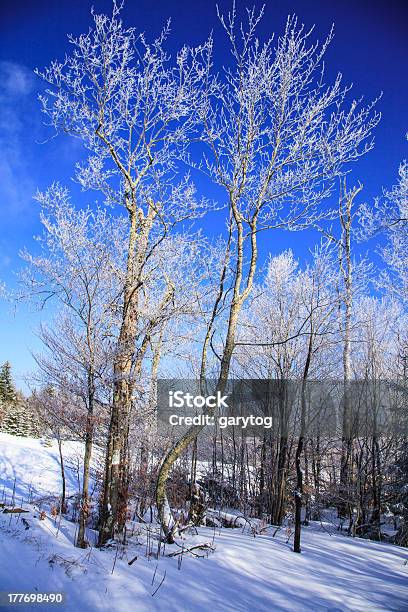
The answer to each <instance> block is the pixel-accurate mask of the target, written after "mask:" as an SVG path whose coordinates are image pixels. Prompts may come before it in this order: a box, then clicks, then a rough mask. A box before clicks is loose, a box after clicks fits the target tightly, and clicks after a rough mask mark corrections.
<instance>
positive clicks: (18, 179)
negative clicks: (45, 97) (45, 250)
mask: <svg viewBox="0 0 408 612" xmlns="http://www.w3.org/2000/svg"><path fill="white" fill-rule="evenodd" d="M34 90H35V78H34V75H33V74H32V71H31V70H29V68H27V67H26V66H23V65H21V64H17V63H15V62H9V61H1V62H0V176H1V181H0V198H1V209H2V214H4V213H6V214H8V215H14V214H17V215H18V214H21V213H22V212H23V211H24V210H27V206H28V205H31V203H32V196H33V193H34V191H35V185H34V182H33V181H32V179H31V178H30V174H29V167H28V166H29V154H28V152H27V149H26V146H25V142H24V140H25V138H26V134H27V130H28V129H29V128H30V120H31V118H32V113H31V111H32V106H33V102H35V96H33V93H34ZM33 99H34V100H33Z"/></svg>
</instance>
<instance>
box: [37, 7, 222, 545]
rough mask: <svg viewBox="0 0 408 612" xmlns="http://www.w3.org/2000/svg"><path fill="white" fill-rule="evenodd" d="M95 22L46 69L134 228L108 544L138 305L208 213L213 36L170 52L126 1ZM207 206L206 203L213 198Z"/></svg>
mask: <svg viewBox="0 0 408 612" xmlns="http://www.w3.org/2000/svg"><path fill="white" fill-rule="evenodd" d="M93 18H94V23H93V27H92V28H91V29H90V30H89V32H88V33H86V34H83V35H81V36H79V37H78V38H73V37H70V39H69V40H70V44H71V53H70V54H68V55H67V56H66V58H65V60H64V61H62V62H53V63H52V64H51V66H50V67H49V68H48V69H46V70H44V71H43V72H42V73H40V74H41V76H42V77H43V78H44V80H45V81H46V82H47V83H48V90H47V94H46V95H45V96H44V97H43V99H42V102H43V110H44V113H45V114H46V116H47V117H48V119H49V120H50V123H51V124H52V125H53V126H54V128H55V129H56V130H57V131H58V132H59V133H68V134H70V135H72V136H73V137H75V138H79V139H80V140H81V141H82V143H83V144H84V146H85V147H86V149H87V150H88V151H89V158H88V160H87V161H86V162H85V163H81V164H79V165H78V172H77V179H78V180H79V182H80V184H81V185H82V186H83V188H84V189H95V190H97V191H99V192H102V193H103V195H104V197H105V200H106V202H107V203H109V204H113V205H116V206H120V207H121V208H122V210H123V213H124V215H125V218H126V221H127V227H128V232H127V234H128V242H127V249H126V258H125V261H126V267H125V276H124V285H123V287H124V288H123V299H122V305H121V315H120V326H119V335H118V340H117V346H116V351H115V358H114V364H113V370H114V390H113V405H112V411H111V422H110V426H109V443H108V452H107V459H106V473H105V484H104V488H105V495H104V502H103V512H102V520H101V530H100V543H101V544H102V543H104V542H106V541H107V539H109V538H110V537H112V535H113V533H114V529H115V527H116V526H117V525H118V521H119V522H121V524H123V519H121V520H119V516H120V515H122V516H123V515H125V514H126V509H125V507H124V506H125V505H126V499H127V482H128V478H127V474H126V469H127V468H126V466H127V459H126V455H127V432H128V427H129V415H130V410H131V404H132V395H133V390H134V386H135V373H134V369H133V365H134V357H135V351H136V350H137V345H138V342H137V340H138V338H137V336H138V320H139V318H138V309H139V303H140V300H141V299H142V296H143V290H144V286H145V268H146V264H147V262H148V261H149V259H150V257H151V255H152V252H153V251H154V250H155V248H156V247H157V246H158V245H159V244H160V243H161V241H162V240H163V238H164V237H166V236H167V235H168V233H169V232H170V231H171V229H172V228H173V226H174V225H175V224H176V223H177V222H180V221H183V220H185V219H186V218H190V217H194V216H197V215H200V214H201V212H202V210H203V206H202V203H200V202H199V201H197V199H196V197H195V190H194V187H193V186H192V184H191V181H190V179H189V177H188V176H183V175H182V174H181V175H180V166H179V163H178V160H179V159H180V158H181V157H183V156H184V154H185V151H186V147H187V146H188V144H189V142H190V141H191V139H192V138H193V137H197V129H196V127H197V123H198V120H199V119H200V117H201V116H202V114H203V105H204V104H205V100H206V99H205V96H204V93H205V92H206V91H207V84H208V71H209V69H210V64H211V61H210V53H211V42H208V43H206V44H204V45H203V46H199V47H197V48H189V47H187V46H184V47H182V48H181V50H180V51H179V53H177V54H176V56H175V57H170V55H169V54H168V52H167V51H166V41H167V38H168V36H169V27H168V26H167V27H166V28H165V29H164V30H163V32H162V33H161V34H160V35H159V36H158V38H156V39H155V40H153V41H152V42H149V41H148V40H147V38H146V37H145V36H144V35H143V34H139V33H137V32H136V31H135V29H133V28H128V29H127V28H125V27H124V25H123V24H122V21H121V19H120V7H119V5H117V4H116V2H115V3H114V5H113V13H112V15H111V16H110V17H108V16H106V15H96V14H93ZM204 208H205V203H204Z"/></svg>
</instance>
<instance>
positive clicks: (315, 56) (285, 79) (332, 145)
mask: <svg viewBox="0 0 408 612" xmlns="http://www.w3.org/2000/svg"><path fill="white" fill-rule="evenodd" d="M260 18H261V15H257V14H256V13H255V11H254V10H253V11H249V12H248V22H247V24H245V25H244V26H242V27H241V28H240V27H239V24H237V19H236V12H235V6H234V7H233V9H232V11H231V12H230V13H229V14H228V15H227V16H226V17H224V16H223V15H220V21H221V24H222V26H223V28H224V30H225V32H226V34H227V37H228V40H229V43H230V51H231V55H230V59H231V62H230V64H229V65H227V66H226V67H225V70H224V79H223V81H222V87H221V88H220V91H219V92H218V93H217V96H216V97H215V96H211V95H208V96H207V105H206V111H205V115H204V117H203V135H202V139H203V141H204V142H205V143H206V149H205V154H204V161H203V162H202V165H201V167H202V169H203V170H204V171H205V172H206V173H207V174H208V175H209V176H210V177H211V179H212V180H213V181H214V183H215V184H216V185H218V186H219V187H221V188H222V189H224V194H225V199H226V202H227V206H228V223H229V226H228V231H229V235H230V236H231V239H230V240H228V243H227V244H228V247H227V251H226V261H228V266H229V267H230V268H232V270H233V280H232V286H231V287H230V292H229V293H228V296H231V297H230V299H229V302H228V314H227V316H226V318H227V321H226V330H225V333H224V335H223V350H222V354H221V355H220V363H219V372H218V383H217V390H219V391H221V392H222V391H223V390H224V389H225V386H226V384H227V379H228V375H229V370H230V364H231V359H232V355H233V352H234V348H235V341H236V330H237V325H238V319H239V315H240V312H241V310H242V307H243V305H244V303H245V302H246V300H247V299H248V297H249V295H250V294H251V291H252V287H253V283H254V278H255V274H256V271H257V264H258V236H259V233H260V232H261V231H267V230H268V231H270V230H274V229H278V228H279V229H283V228H285V229H289V230H295V229H303V228H306V227H309V226H310V225H313V224H316V223H318V222H319V221H320V220H321V219H323V218H324V217H325V216H326V215H327V210H326V208H325V207H324V206H323V205H322V204H323V202H324V200H325V198H326V197H327V196H329V195H330V193H331V191H332V187H333V184H334V181H335V179H336V177H338V176H340V175H342V174H343V173H344V172H345V171H346V170H347V169H348V167H349V163H351V162H354V161H356V160H357V159H358V158H359V157H361V156H362V155H364V154H365V153H367V151H369V150H370V148H371V147H372V145H373V142H372V130H373V128H374V127H375V126H376V125H377V123H378V121H379V115H378V113H376V112H375V111H374V110H373V104H369V105H368V106H367V107H362V106H361V105H359V103H358V102H356V101H353V102H351V104H350V105H347V100H346V98H347V94H348V91H349V88H348V87H344V86H343V85H342V77H341V75H338V76H337V77H336V78H335V79H334V82H333V83H332V84H327V83H326V76H325V73H324V69H323V66H324V64H323V58H324V55H325V52H326V50H327V47H328V45H329V43H330V40H331V37H332V35H331V34H330V35H329V37H328V38H327V40H326V41H325V42H324V43H323V44H322V45H319V44H318V43H312V42H311V31H307V30H306V29H305V28H304V26H302V25H300V24H299V23H298V21H297V19H296V18H294V17H290V18H289V19H288V21H287V23H286V27H285V29H284V32H283V34H281V35H280V36H279V37H277V39H276V40H275V39H274V38H273V37H271V38H270V39H268V40H267V41H266V42H265V43H264V44H262V43H260V42H259V41H258V39H257V38H256V27H257V25H258V22H259V19H260ZM270 236H271V238H270V241H271V240H272V236H273V233H271V234H270ZM226 267H227V264H226ZM224 290H225V287H224V277H223V275H221V278H220V291H219V297H218V298H217V300H216V302H215V306H214V317H213V320H212V322H211V324H210V326H209V333H208V334H207V338H206V344H205V346H206V345H208V344H209V342H210V338H211V337H212V335H213V328H214V325H215V323H216V319H217V314H218V306H219V304H221V303H222V302H223V299H224ZM205 359H206V350H205V347H204V351H203V367H202V376H203V374H205ZM201 429H202V428H201V427H199V426H197V427H192V428H191V429H189V431H188V432H187V433H186V434H185V435H184V436H183V437H182V438H181V439H180V440H179V442H178V443H177V444H176V445H175V446H174V447H173V448H172V449H171V451H170V452H169V453H168V454H167V456H166V457H165V458H164V460H163V463H162V466H161V470H160V473H159V477H158V481H157V505H158V509H159V515H160V520H161V523H162V526H163V530H164V533H165V536H166V537H167V539H168V540H169V541H172V539H173V537H174V533H175V532H176V526H175V523H174V520H173V518H172V516H171V512H170V508H169V505H168V502H167V498H166V492H165V489H166V481H167V478H168V475H169V472H170V469H171V467H172V465H173V464H174V462H175V461H176V460H177V458H178V457H179V456H180V454H181V453H182V452H183V451H184V450H185V449H186V448H187V447H188V445H189V444H190V443H191V442H192V441H193V440H194V439H195V438H196V436H197V435H198V434H199V433H200V431H201Z"/></svg>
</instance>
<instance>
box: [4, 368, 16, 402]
mask: <svg viewBox="0 0 408 612" xmlns="http://www.w3.org/2000/svg"><path fill="white" fill-rule="evenodd" d="M15 399H16V390H15V388H14V384H13V379H12V376H11V365H10V362H9V361H6V362H5V363H4V364H3V365H2V366H1V368H0V401H1V402H3V403H5V404H7V403H10V402H14V401H15Z"/></svg>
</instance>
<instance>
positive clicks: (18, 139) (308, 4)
mask: <svg viewBox="0 0 408 612" xmlns="http://www.w3.org/2000/svg"><path fill="white" fill-rule="evenodd" d="M92 5H93V6H94V7H95V9H96V11H97V12H104V11H109V8H110V2H108V1H105V0H94V1H93V2H89V1H88V0H52V1H51V0H40V2H39V1H38V0H30V1H24V0H20V1H19V2H15V0H14V1H10V0H3V1H2V6H1V13H2V19H1V24H0V40H1V43H0V220H1V221H0V280H1V281H3V282H5V283H6V285H7V286H8V287H11V288H12V287H13V286H14V285H15V282H16V280H15V272H16V270H17V269H18V268H19V267H20V266H21V261H20V259H19V251H20V250H21V249H22V248H24V247H27V248H29V249H30V248H31V249H32V248H33V244H34V241H33V236H34V235H35V234H37V233H38V232H39V230H40V225H39V221H38V208H37V205H36V203H35V202H34V200H33V197H32V196H33V194H34V193H35V191H36V189H37V188H40V189H45V188H46V187H47V186H48V185H49V184H50V183H51V182H52V181H53V180H59V181H60V182H62V183H65V184H69V185H70V186H71V187H72V188H73V191H74V194H75V196H76V197H77V199H78V201H81V202H84V201H92V197H95V196H92V194H88V195H81V194H79V193H78V189H77V187H76V186H75V185H74V184H73V183H72V182H71V180H70V177H71V176H72V175H73V168H74V164H75V161H76V160H77V159H78V156H80V155H81V149H80V147H79V145H78V143H77V141H74V140H70V139H68V138H56V139H52V140H49V139H48V137H49V135H50V133H49V131H48V130H47V128H45V127H44V126H43V125H42V121H43V119H42V116H41V112H40V106H39V103H38V101H37V95H38V93H39V91H40V88H41V83H40V82H39V81H38V79H37V78H36V77H35V75H34V74H33V69H34V68H35V67H39V68H42V67H44V66H45V65H47V64H48V63H49V62H50V60H51V59H54V58H62V57H63V55H64V53H65V52H66V51H67V50H68V45H67V39H66V34H67V33H73V34H80V33H81V32H83V31H85V30H87V28H88V27H89V25H90V7H91V6H92ZM247 5H248V6H252V1H251V0H250V1H249V2H248V4H246V2H243V1H241V0H237V7H238V12H243V11H244V9H245V6H247ZM256 5H258V6H260V5H261V3H256ZM219 6H220V8H221V9H222V10H225V11H226V10H228V8H229V6H230V2H226V1H225V0H221V2H219ZM289 13H290V14H291V13H295V14H297V15H298V17H299V19H300V21H301V22H303V23H305V25H307V26H310V25H313V24H315V26H316V28H315V33H316V36H317V37H318V38H320V39H322V38H323V37H324V35H325V34H327V32H328V31H329V29H330V27H331V25H332V23H334V26H335V38H334V41H333V43H332V45H331V47H330V48H329V51H328V53H327V56H326V67H327V72H328V73H329V74H330V75H332V76H333V77H334V76H335V74H336V73H337V71H341V72H342V73H343V75H344V79H345V81H346V82H348V83H353V84H354V87H353V96H355V97H360V96H361V95H364V97H365V98H366V99H367V100H369V99H373V98H375V97H376V96H377V95H378V94H379V93H380V92H381V91H382V92H383V97H382V99H381V101H380V103H379V110H381V112H382V113H383V119H382V121H381V124H380V125H379V127H378V128H377V130H376V134H375V138H376V146H375V149H374V150H373V151H372V152H371V153H369V155H368V156H366V157H365V158H364V159H363V160H361V161H360V162H359V163H358V165H356V167H355V169H354V171H353V178H354V180H357V179H359V180H360V181H361V182H363V183H364V196H363V197H364V199H365V200H367V201H371V200H372V198H373V197H374V196H376V195H378V194H380V192H381V189H382V187H387V186H391V185H392V183H393V182H395V179H396V175H397V168H398V165H399V163H400V161H401V160H402V159H404V158H407V157H408V155H407V145H406V140H405V133H406V131H407V130H408V125H407V121H406V111H407V108H408V78H407V74H406V73H407V70H406V66H407V46H408V45H407V42H406V41H407V40H408V32H407V29H408V3H407V2H405V1H402V0H401V1H397V0H387V1H383V0H381V1H375V0H371V1H369V0H354V1H350V0H331V1H328V0H309V1H306V0H303V1H302V0H291V1H288V0H266V3H265V15H264V18H263V20H262V22H261V25H260V28H259V36H260V37H261V38H262V37H263V36H267V35H268V34H270V33H271V32H273V31H277V32H279V30H281V29H282V27H283V25H284V23H285V20H286V17H287V15H288V14H289ZM168 17H171V18H172V35H171V38H170V47H173V48H174V49H177V48H178V47H179V45H181V44H182V43H184V42H186V43H188V44H191V45H194V44H197V43H199V42H201V41H202V40H204V39H205V37H206V36H207V35H208V32H209V31H210V30H213V32H214V36H215V40H216V60H217V63H219V64H222V61H223V58H224V56H225V53H227V49H226V40H225V37H224V36H223V33H222V30H221V26H220V24H219V23H218V21H217V17H216V9H215V2H214V3H213V2H211V0H195V1H194V2H191V1H187V0H166V1H161V0H156V2H151V0H149V1H147V0H127V2H126V6H125V8H124V11H123V18H124V20H125V22H126V23H127V24H128V25H132V26H136V28H137V29H138V30H142V31H145V32H146V33H147V34H148V35H149V34H151V35H154V34H156V33H158V31H159V30H160V28H161V26H162V25H163V24H164V22H165V21H166V20H167V18H168ZM215 222H216V218H209V219H208V220H207V222H206V223H207V230H208V231H210V232H211V231H213V232H214V231H215V232H217V231H218V228H217V227H214V225H215ZM315 239H316V236H314V235H312V234H310V233H304V232H303V233H302V234H300V233H295V234H285V235H284V236H279V237H278V238H277V240H275V241H274V242H273V245H274V246H273V251H274V252H279V251H280V250H283V249H284V248H287V247H288V246H290V247H291V248H293V250H294V251H295V253H296V254H297V255H298V256H299V257H301V258H302V257H304V256H305V253H306V252H307V247H309V246H311V245H312V244H313V243H314V241H315ZM47 316H50V313H36V312H34V311H33V309H32V308H30V307H27V306H18V307H17V309H16V308H15V307H14V306H12V305H10V304H8V303H6V302H5V301H4V300H0V363H2V362H3V361H5V360H6V359H9V360H10V361H11V362H12V365H13V369H14V373H15V375H16V379H17V384H18V386H20V387H24V386H25V385H24V382H23V375H24V373H25V372H27V371H29V370H30V369H31V368H32V367H33V366H34V363H33V360H32V357H31V354H30V351H31V350H32V349H34V350H35V349H36V348H38V341H37V339H36V337H35V333H34V330H35V327H36V326H37V325H38V322H39V321H40V320H41V319H43V318H44V317H47Z"/></svg>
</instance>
